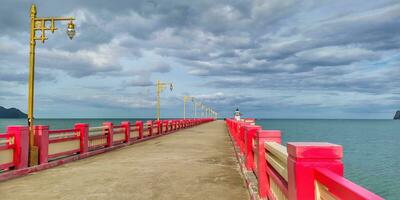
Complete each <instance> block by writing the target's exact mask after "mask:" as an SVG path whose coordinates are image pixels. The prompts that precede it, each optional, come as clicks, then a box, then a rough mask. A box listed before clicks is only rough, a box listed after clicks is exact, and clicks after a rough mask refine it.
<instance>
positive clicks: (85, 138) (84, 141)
mask: <svg viewBox="0 0 400 200" xmlns="http://www.w3.org/2000/svg"><path fill="white" fill-rule="evenodd" d="M74 128H75V129H76V130H77V131H78V132H79V141H80V148H81V149H80V152H79V153H81V154H83V153H86V152H88V151H89V124H84V123H78V124H75V125H74Z"/></svg>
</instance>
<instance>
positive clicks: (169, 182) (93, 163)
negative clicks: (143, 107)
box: [0, 121, 248, 200]
mask: <svg viewBox="0 0 400 200" xmlns="http://www.w3.org/2000/svg"><path fill="white" fill-rule="evenodd" d="M0 199H5V200H6V199H10V200H33V199H41V200H50V199H51V200H54V199H56V200H64V199H68V200H76V199H80V200H92V199H93V200H101V199H107V200H110V199H115V200H119V199H129V200H132V199H163V200H164V199H199V200H205V199H206V200H211V199H218V200H220V199H230V200H234V199H238V200H243V199H248V194H247V190H246V187H245V185H244V182H243V180H242V177H241V175H240V172H239V169H238V165H237V163H236V158H235V155H234V152H233V148H232V144H231V141H230V139H229V136H228V133H227V132H226V128H225V123H224V122H223V121H216V122H211V123H207V124H203V125H200V126H197V127H194V128H190V129H186V130H182V131H180V132H177V133H173V134H171V135H167V136H163V137H160V138H157V139H154V140H150V141H147V142H143V143H139V144H134V145H132V146H129V147H125V148H122V149H119V150H116V151H113V152H109V153H106V154H101V155H97V156H94V157H90V158H87V159H83V160H80V161H76V162H72V163H69V164H65V165H61V166H59V167H56V168H52V169H48V170H45V171H42V172H39V173H36V174H31V175H28V176H25V177H21V178H17V179H14V180H10V181H6V182H3V183H0Z"/></svg>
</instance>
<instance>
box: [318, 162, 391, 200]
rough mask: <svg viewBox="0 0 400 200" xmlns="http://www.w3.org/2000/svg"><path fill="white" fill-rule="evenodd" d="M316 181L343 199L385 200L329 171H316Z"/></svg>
mask: <svg viewBox="0 0 400 200" xmlns="http://www.w3.org/2000/svg"><path fill="white" fill-rule="evenodd" d="M315 179H316V180H317V181H319V182H320V183H321V184H323V185H324V186H326V187H327V188H328V190H329V192H330V193H332V194H334V195H335V196H337V197H339V198H341V199H351V200H383V198H382V197H380V196H378V195H376V194H374V193H372V192H370V191H368V190H366V189H365V188H363V187H361V186H359V185H357V184H355V183H353V182H351V181H349V180H347V179H346V178H344V177H342V176H340V175H338V174H336V173H334V172H332V171H330V170H327V169H323V168H321V169H318V168H317V169H315Z"/></svg>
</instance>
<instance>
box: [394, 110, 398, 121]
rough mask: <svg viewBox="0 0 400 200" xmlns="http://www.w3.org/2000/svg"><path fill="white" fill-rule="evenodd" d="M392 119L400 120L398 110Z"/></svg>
mask: <svg viewBox="0 0 400 200" xmlns="http://www.w3.org/2000/svg"><path fill="white" fill-rule="evenodd" d="M393 119H400V110H398V111H397V112H396V114H395V115H394V117H393Z"/></svg>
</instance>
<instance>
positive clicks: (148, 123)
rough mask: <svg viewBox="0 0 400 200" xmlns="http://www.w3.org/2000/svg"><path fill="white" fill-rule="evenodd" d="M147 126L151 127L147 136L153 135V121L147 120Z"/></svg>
mask: <svg viewBox="0 0 400 200" xmlns="http://www.w3.org/2000/svg"><path fill="white" fill-rule="evenodd" d="M147 128H148V129H149V130H148V131H149V135H148V136H147V137H149V136H152V135H153V121H147Z"/></svg>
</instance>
